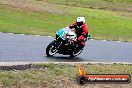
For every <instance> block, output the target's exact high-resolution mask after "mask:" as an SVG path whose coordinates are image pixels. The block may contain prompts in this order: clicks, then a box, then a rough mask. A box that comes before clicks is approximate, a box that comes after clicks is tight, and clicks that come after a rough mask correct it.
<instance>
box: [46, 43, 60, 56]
mask: <svg viewBox="0 0 132 88" xmlns="http://www.w3.org/2000/svg"><path fill="white" fill-rule="evenodd" d="M54 44H55V41H52V42H51V43H50V44H49V45H48V46H47V48H46V55H47V56H48V57H51V56H53V55H55V54H56V53H57V52H58V49H57V47H55V46H54Z"/></svg>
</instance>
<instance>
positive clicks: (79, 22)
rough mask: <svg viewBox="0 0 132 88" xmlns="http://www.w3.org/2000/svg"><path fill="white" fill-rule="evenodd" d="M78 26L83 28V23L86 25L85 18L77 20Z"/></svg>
mask: <svg viewBox="0 0 132 88" xmlns="http://www.w3.org/2000/svg"><path fill="white" fill-rule="evenodd" d="M76 22H77V26H79V27H82V25H83V23H85V19H84V17H78V18H77V20H76Z"/></svg>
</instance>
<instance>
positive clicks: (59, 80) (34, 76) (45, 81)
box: [0, 63, 132, 88]
mask: <svg viewBox="0 0 132 88" xmlns="http://www.w3.org/2000/svg"><path fill="white" fill-rule="evenodd" d="M77 66H78V65H77V64H74V65H71V64H53V63H49V64H32V65H31V66H30V67H29V68H28V69H26V70H12V71H3V70H1V71H0V85H1V87H3V88H6V87H10V88H12V87H13V88H14V87H15V88H25V87H26V88H42V87H46V88H53V87H54V88H60V87H64V88H65V87H66V88H69V87H70V88H71V87H72V88H84V87H88V86H93V85H94V86H97V88H98V87H99V88H101V87H103V88H104V87H108V86H113V85H114V86H119V87H117V88H124V87H127V88H131V86H132V83H130V84H97V85H95V84H91V85H90V84H89V85H85V86H82V87H81V86H79V85H77V83H76V82H75V78H76V75H77V73H78V69H77ZM83 66H84V67H85V69H86V72H87V74H130V75H132V65H131V64H84V65H83Z"/></svg>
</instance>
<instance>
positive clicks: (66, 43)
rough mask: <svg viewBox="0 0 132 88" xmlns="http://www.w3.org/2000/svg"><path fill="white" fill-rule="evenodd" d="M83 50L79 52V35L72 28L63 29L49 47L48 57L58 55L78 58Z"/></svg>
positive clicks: (47, 50) (57, 33)
mask: <svg viewBox="0 0 132 88" xmlns="http://www.w3.org/2000/svg"><path fill="white" fill-rule="evenodd" d="M82 50H83V48H82V49H79V50H78V42H77V34H76V33H75V32H74V31H73V30H71V29H70V28H62V29H60V30H58V31H57V32H56V37H55V39H54V40H53V41H52V42H51V43H50V44H49V45H48V46H47V48H46V55H47V56H54V55H55V54H56V53H59V54H63V55H70V56H71V57H75V56H78V55H79V54H80V53H81V52H82Z"/></svg>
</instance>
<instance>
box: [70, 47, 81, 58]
mask: <svg viewBox="0 0 132 88" xmlns="http://www.w3.org/2000/svg"><path fill="white" fill-rule="evenodd" d="M82 50H83V48H82V49H81V50H79V51H78V52H77V53H75V54H74V53H71V54H70V57H76V56H78V55H79V54H80V53H81V52H82Z"/></svg>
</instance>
